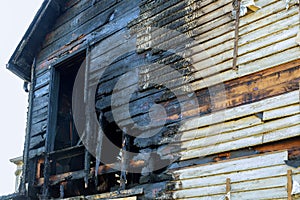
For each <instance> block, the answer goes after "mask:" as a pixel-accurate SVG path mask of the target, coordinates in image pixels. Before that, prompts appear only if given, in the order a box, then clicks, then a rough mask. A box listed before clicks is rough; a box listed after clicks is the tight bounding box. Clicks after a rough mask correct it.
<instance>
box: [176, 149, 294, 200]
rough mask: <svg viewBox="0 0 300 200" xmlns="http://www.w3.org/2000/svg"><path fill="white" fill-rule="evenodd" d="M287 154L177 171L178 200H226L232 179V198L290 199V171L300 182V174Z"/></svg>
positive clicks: (277, 153)
mask: <svg viewBox="0 0 300 200" xmlns="http://www.w3.org/2000/svg"><path fill="white" fill-rule="evenodd" d="M285 160H287V152H274V153H269V154H265V155H255V156H251V157H249V158H241V159H236V160H232V161H224V162H218V163H214V164H209V165H199V166H193V167H189V168H186V169H179V170H176V171H175V172H174V174H175V176H176V177H177V179H178V180H176V181H174V182H173V183H172V184H174V191H173V197H174V198H175V199H185V198H188V199H190V198H194V199H222V197H223V198H225V195H226V179H227V178H230V180H231V190H230V195H231V198H232V199H286V198H287V189H286V186H287V171H288V170H290V169H291V170H292V171H293V180H295V181H299V179H300V171H299V170H298V169H295V168H293V169H292V168H290V167H288V166H287V165H285V162H284V161H285Z"/></svg>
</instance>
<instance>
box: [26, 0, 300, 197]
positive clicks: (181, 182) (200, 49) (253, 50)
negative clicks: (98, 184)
mask: <svg viewBox="0 0 300 200" xmlns="http://www.w3.org/2000/svg"><path fill="white" fill-rule="evenodd" d="M94 3H95V4H92V1H89V0H82V1H76V0H70V1H67V3H66V5H65V8H64V9H65V12H64V13H63V14H62V15H61V16H60V17H59V18H58V19H57V22H56V24H55V25H54V28H53V30H52V31H51V32H50V33H48V35H47V37H46V39H45V41H44V43H43V47H42V50H41V51H40V53H39V56H38V59H37V69H36V74H35V76H36V80H35V82H36V84H35V86H34V93H33V96H34V98H33V103H32V105H31V106H33V109H32V110H33V113H32V121H31V125H32V128H31V138H30V152H29V155H30V158H34V157H36V156H38V155H41V154H42V153H43V152H44V151H45V131H46V129H47V121H48V117H49V116H47V114H48V109H49V106H52V105H49V88H50V83H49V82H50V70H49V69H50V68H51V67H53V66H55V65H56V64H57V63H59V62H61V61H63V60H65V59H66V58H68V57H69V56H72V55H74V54H75V53H78V52H79V51H82V50H83V49H84V48H87V47H90V48H89V50H90V55H89V58H90V60H89V61H90V62H89V63H90V65H89V66H88V67H89V70H88V72H89V76H88V77H89V81H88V85H85V87H86V88H85V89H87V88H90V87H95V86H99V87H98V88H97V91H96V94H95V97H96V99H95V107H96V111H97V113H98V114H99V113H103V117H104V118H105V119H106V121H105V122H106V123H108V124H109V125H110V126H115V124H114V122H115V120H116V119H115V117H116V116H114V115H113V112H112V110H111V109H112V104H114V106H113V109H114V112H116V113H118V116H117V117H118V119H119V121H118V122H117V125H119V126H120V127H131V126H133V124H132V123H134V122H136V123H138V124H139V123H140V124H143V123H144V122H145V121H146V122H148V121H149V109H150V107H151V106H152V105H154V104H155V103H156V104H159V105H160V106H162V107H163V108H164V109H165V110H166V113H167V114H168V116H167V117H166V118H163V119H162V118H160V119H159V120H158V122H161V121H163V122H164V121H166V123H165V126H164V129H162V130H156V129H155V128H153V129H143V130H142V134H144V135H147V134H148V133H150V132H153V131H158V134H157V135H155V136H153V137H150V138H135V139H134V141H133V144H132V145H134V146H135V148H139V151H140V152H149V151H151V152H155V153H156V154H157V155H158V157H159V158H160V159H161V160H168V159H170V157H172V158H174V157H177V156H178V159H177V160H176V162H175V163H174V164H173V168H171V167H170V168H167V169H166V171H164V172H162V174H163V173H167V174H168V175H169V174H171V175H172V178H173V179H174V180H172V181H169V182H168V184H167V186H170V187H166V188H165V186H166V184H165V182H166V178H165V177H163V175H164V174H163V175H162V174H159V175H157V176H158V177H159V178H157V179H155V182H157V183H156V184H158V185H159V184H161V185H163V186H164V187H163V188H164V189H161V190H164V191H163V193H164V194H163V195H162V194H161V193H159V192H154V191H153V190H151V189H149V190H147V188H146V189H144V192H145V199H147V198H148V195H149V199H154V198H160V199H171V198H173V199H197V200H201V199H213V200H215V199H216V200H218V199H222V198H224V197H225V196H224V195H226V179H228V178H230V179H231V192H230V194H231V199H233V200H235V199H286V198H287V190H286V185H287V180H286V176H287V170H288V169H290V168H289V167H288V166H287V165H286V164H285V162H284V161H285V160H288V159H289V157H288V152H287V151H286V150H287V149H284V148H283V149H284V151H276V152H268V153H264V152H260V154H256V155H252V156H250V157H249V156H248V155H247V156H240V157H239V158H234V159H229V158H228V159H229V160H227V161H221V162H216V163H211V161H212V160H209V159H210V157H209V156H216V155H218V154H221V153H224V152H225V153H226V152H231V151H238V150H245V149H246V148H248V149H249V151H250V150H252V148H253V147H255V146H258V145H261V146H264V145H266V146H267V145H269V144H270V143H272V142H281V141H283V140H285V141H286V140H287V139H290V138H295V137H298V136H299V135H300V107H299V102H300V99H299V98H300V95H299V94H300V90H299V82H300V60H299V58H300V47H299V45H298V44H297V43H296V42H295V37H296V35H297V33H298V32H299V7H298V6H299V5H296V4H295V3H293V2H292V3H291V5H290V8H289V9H288V10H287V9H286V7H285V2H284V1H282V0H273V1H270V0H257V1H255V3H256V5H258V6H259V7H260V9H259V10H257V11H256V12H250V11H249V12H248V13H247V14H246V15H245V16H242V17H241V18H240V23H239V27H237V28H238V34H239V35H238V37H239V38H238V43H237V49H238V54H237V66H238V68H237V69H233V62H234V60H233V54H234V46H235V45H234V41H235V28H236V27H235V24H236V23H235V19H234V18H233V16H232V10H233V6H232V0H217V1H216V0H203V1H198V0H169V1H156V0H145V1H139V0H136V1H135V0H122V1H118V0H101V1H95V2H94ZM143 65H148V66H149V69H147V70H144V68H142V67H141V66H143ZM170 69H172V70H174V71H176V72H178V74H179V75H180V76H175V75H174V74H172V73H171V72H170ZM128 72H130V73H128ZM150 75H151V76H153V77H155V78H156V79H155V80H159V81H161V82H162V83H165V84H166V85H170V86H171V89H172V90H173V91H176V92H179V93H180V94H181V95H183V96H184V95H187V96H192V97H193V98H194V99H193V102H190V101H188V100H186V101H184V102H182V104H183V105H184V107H185V109H182V108H178V102H177V98H178V96H176V95H174V93H172V92H173V91H172V92H168V91H167V90H164V89H163V87H162V86H157V85H156V86H153V84H152V83H151V80H150V79H149V76H150ZM120 78H122V79H125V80H126V81H124V83H123V84H121V85H118V88H116V89H115V88H114V87H115V86H116V84H117V82H118V81H119V80H120ZM151 84H152V85H151ZM187 85H188V87H187ZM169 89H170V88H169ZM131 91H134V93H133V94H131V93H130V92H131ZM93 95H94V94H93ZM128 95H131V98H130V104H129V105H130V108H128V106H125V103H126V102H124V101H123V100H124V99H125V97H127V96H128ZM179 96H180V95H179ZM113 97H117V98H113ZM195 105H196V107H195ZM128 109H130V116H128V112H127V111H128ZM181 111H182V112H181ZM147 120H148V121H147ZM114 128H115V129H117V128H116V127H114ZM116 132H117V131H116ZM261 148H263V147H261ZM288 150H290V149H288ZM251 153H252V154H253V152H251ZM138 157H139V154H138V155H137V156H136V157H135V158H136V159H137V160H138ZM197 159H199V160H201V159H203V160H205V159H207V162H210V163H207V162H206V161H205V162H206V164H201V165H199V164H197V165H193V164H186V163H188V162H189V161H191V160H197ZM226 159H227V158H226ZM205 162H204V163H205ZM174 165H176V166H179V167H177V168H176V167H174ZM180 166H184V167H182V168H181V167H180ZM174 168H176V169H174ZM162 177H163V178H162ZM293 178H294V179H295V180H299V181H300V171H299V170H298V169H293ZM141 180H142V179H141ZM141 182H142V181H141ZM141 184H142V183H141ZM147 185H149V188H152V186H153V185H152V186H151V184H150V183H148V184H147ZM153 187H154V186H153ZM146 197H147V198H146ZM138 199H139V198H138ZM141 199H143V197H141Z"/></svg>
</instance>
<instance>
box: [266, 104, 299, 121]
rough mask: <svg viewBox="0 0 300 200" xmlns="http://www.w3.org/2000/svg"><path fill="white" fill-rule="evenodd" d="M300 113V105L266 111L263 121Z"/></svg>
mask: <svg viewBox="0 0 300 200" xmlns="http://www.w3.org/2000/svg"><path fill="white" fill-rule="evenodd" d="M298 113H300V107H299V104H294V105H290V106H286V107H282V108H278V109H274V110H269V111H264V112H263V118H262V120H264V121H267V120H272V119H277V118H282V117H286V116H290V115H294V114H298Z"/></svg>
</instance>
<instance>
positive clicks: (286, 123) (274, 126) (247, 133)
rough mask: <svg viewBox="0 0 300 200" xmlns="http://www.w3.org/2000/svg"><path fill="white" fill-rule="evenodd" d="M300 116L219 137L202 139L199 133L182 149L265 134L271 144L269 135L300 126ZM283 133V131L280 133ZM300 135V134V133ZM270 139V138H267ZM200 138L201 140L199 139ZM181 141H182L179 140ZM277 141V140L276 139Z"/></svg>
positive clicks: (288, 135) (207, 136) (290, 135)
mask: <svg viewBox="0 0 300 200" xmlns="http://www.w3.org/2000/svg"><path fill="white" fill-rule="evenodd" d="M299 121H300V115H295V116H292V117H287V118H282V119H278V120H275V121H270V122H267V123H263V124H259V125H257V126H253V127H246V128H245V129H241V130H237V131H230V132H227V133H226V132H225V133H222V134H217V135H213V136H211V135H206V137H201V135H204V134H205V133H204V132H202V134H201V133H199V135H200V137H195V138H194V139H193V140H191V141H187V142H183V143H181V148H183V149H193V148H199V147H202V148H204V147H207V146H210V145H215V144H219V143H223V142H228V141H232V140H237V139H240V138H244V137H251V136H253V135H258V134H263V133H266V134H264V141H263V142H270V140H268V139H266V138H265V137H266V136H267V135H269V132H273V131H275V132H273V134H272V135H276V133H277V131H276V130H278V129H282V128H286V127H293V126H294V125H297V124H299V123H300V122H299ZM280 132H281V131H280ZM299 134H300V133H299ZM286 135H287V137H293V134H292V133H291V132H288V133H287V134H286ZM267 137H268V136H267ZM198 138H199V139H198ZM278 138H280V139H283V137H282V136H281V137H280V135H278ZM178 140H179V141H180V140H181V139H180V138H178ZM274 140H275V139H274Z"/></svg>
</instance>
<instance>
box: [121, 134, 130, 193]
mask: <svg viewBox="0 0 300 200" xmlns="http://www.w3.org/2000/svg"><path fill="white" fill-rule="evenodd" d="M128 140H129V138H128V135H127V134H126V130H125V131H123V137H122V150H121V151H122V157H121V176H120V189H121V190H125V188H126V182H127V177H126V172H127V161H128V160H127V155H126V151H127V150H128V148H127V147H128V143H129V141H128Z"/></svg>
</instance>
